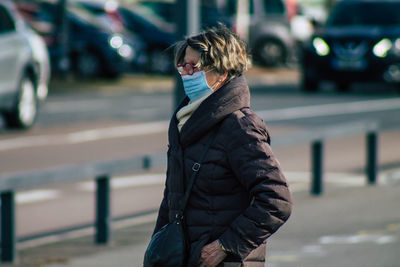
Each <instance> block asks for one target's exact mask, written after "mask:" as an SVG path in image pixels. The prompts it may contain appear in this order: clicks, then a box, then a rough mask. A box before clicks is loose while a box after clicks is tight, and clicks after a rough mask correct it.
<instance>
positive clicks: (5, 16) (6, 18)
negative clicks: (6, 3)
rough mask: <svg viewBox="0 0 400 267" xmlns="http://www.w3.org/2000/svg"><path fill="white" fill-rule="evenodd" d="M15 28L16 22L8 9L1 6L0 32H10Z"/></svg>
mask: <svg viewBox="0 0 400 267" xmlns="http://www.w3.org/2000/svg"><path fill="white" fill-rule="evenodd" d="M13 30H15V24H14V21H13V20H12V18H11V16H10V14H9V13H8V11H7V10H6V9H5V8H4V7H3V6H0V33H5V32H10V31H13Z"/></svg>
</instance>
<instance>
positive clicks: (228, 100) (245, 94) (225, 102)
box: [168, 75, 250, 147]
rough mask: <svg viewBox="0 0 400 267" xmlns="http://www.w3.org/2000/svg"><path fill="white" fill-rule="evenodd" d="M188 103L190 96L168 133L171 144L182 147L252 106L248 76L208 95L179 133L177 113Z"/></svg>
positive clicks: (239, 78)
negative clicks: (236, 112) (229, 116)
mask: <svg viewBox="0 0 400 267" xmlns="http://www.w3.org/2000/svg"><path fill="white" fill-rule="evenodd" d="M188 103H189V98H188V97H186V98H185V99H184V100H183V101H182V102H181V104H180V105H179V107H178V108H177V109H176V110H175V112H174V115H173V116H172V118H171V122H170V127H169V133H168V136H169V143H170V144H171V145H174V144H175V145H178V144H180V145H181V146H182V147H187V146H189V145H190V144H192V143H193V142H196V141H197V140H198V139H199V138H201V137H202V136H203V135H205V134H206V133H207V132H208V131H210V130H212V129H213V127H214V126H216V125H217V124H218V123H219V122H220V121H222V120H223V119H224V118H225V117H226V116H228V115H229V114H231V113H233V112H235V111H237V110H240V109H242V108H246V107H250V92H249V88H248V86H247V81H246V78H245V77H244V76H243V75H241V76H239V77H236V78H234V79H232V80H231V81H229V82H228V83H226V84H225V85H223V86H222V87H221V88H219V89H218V90H217V91H215V92H214V93H213V94H211V95H210V96H209V97H207V98H206V99H205V100H204V101H203V103H201V105H200V106H199V107H198V108H197V109H196V110H195V112H194V113H193V114H192V116H191V117H190V118H189V120H188V121H187V122H186V123H185V124H184V125H183V127H182V130H181V132H180V133H179V131H178V120H177V119H176V113H177V112H178V111H179V110H180V109H181V108H182V107H184V106H185V105H187V104H188ZM174 137H178V138H177V139H176V138H174ZM178 139H179V140H178ZM177 142H178V143H177Z"/></svg>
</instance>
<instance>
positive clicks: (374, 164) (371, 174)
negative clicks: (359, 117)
mask: <svg viewBox="0 0 400 267" xmlns="http://www.w3.org/2000/svg"><path fill="white" fill-rule="evenodd" d="M377 159H378V136H377V133H376V132H369V133H368V134H367V170H366V171H367V182H368V184H369V185H374V184H376V180H377V179H376V178H377V173H378V160H377Z"/></svg>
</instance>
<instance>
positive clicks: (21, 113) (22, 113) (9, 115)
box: [4, 75, 38, 129]
mask: <svg viewBox="0 0 400 267" xmlns="http://www.w3.org/2000/svg"><path fill="white" fill-rule="evenodd" d="M37 111H38V100H37V97H36V92H35V85H34V82H33V79H32V78H31V77H30V76H29V75H25V76H24V77H23V78H22V79H21V81H20V86H19V91H18V94H17V100H16V103H15V104H14V107H13V109H12V110H11V111H9V112H5V113H4V119H5V123H6V127H7V128H15V129H27V128H30V127H31V126H32V125H33V124H34V122H35V120H36V117H37Z"/></svg>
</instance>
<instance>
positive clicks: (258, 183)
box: [220, 113, 292, 259]
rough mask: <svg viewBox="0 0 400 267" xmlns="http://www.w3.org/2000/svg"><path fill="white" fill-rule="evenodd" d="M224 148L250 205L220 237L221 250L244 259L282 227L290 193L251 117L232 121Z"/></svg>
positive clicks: (260, 128)
mask: <svg viewBox="0 0 400 267" xmlns="http://www.w3.org/2000/svg"><path fill="white" fill-rule="evenodd" d="M233 124H234V125H233V126H232V128H231V129H233V131H231V132H230V135H231V136H230V137H231V138H230V140H231V142H230V144H229V146H228V148H227V150H228V158H229V162H230V166H231V167H232V169H233V172H234V173H235V176H236V177H237V179H239V181H240V183H241V184H242V185H243V186H244V187H245V188H246V190H247V191H248V192H249V194H250V196H251V199H252V202H251V204H250V206H249V207H248V208H247V209H245V210H244V212H243V213H242V214H241V215H240V216H238V217H237V218H236V219H235V220H234V221H233V222H232V223H231V224H230V226H229V228H228V229H227V230H226V231H225V232H224V233H223V234H222V235H221V236H220V240H221V242H222V243H223V245H224V247H225V248H226V249H227V250H228V251H229V252H230V253H233V254H236V255H238V256H239V257H240V258H241V259H244V258H245V257H246V256H247V255H248V254H249V253H250V252H251V251H252V250H253V249H255V248H256V247H258V246H259V245H261V244H262V243H263V242H264V241H265V240H266V239H267V238H268V237H269V236H270V235H272V234H273V233H274V232H275V231H277V230H278V228H279V227H280V226H281V225H282V224H284V223H285V221H286V220H287V219H288V218H289V216H290V213H291V208H292V204H291V193H290V191H289V188H288V185H287V182H286V179H285V177H284V175H283V173H282V171H281V169H280V166H279V162H278V161H277V160H276V159H275V157H274V155H273V153H272V150H271V147H270V145H269V136H268V132H267V130H266V126H265V124H264V122H263V121H262V120H261V119H260V118H258V117H257V116H256V115H254V113H252V114H247V115H246V116H243V117H242V118H240V119H238V120H236V121H235V122H234V123H233Z"/></svg>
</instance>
